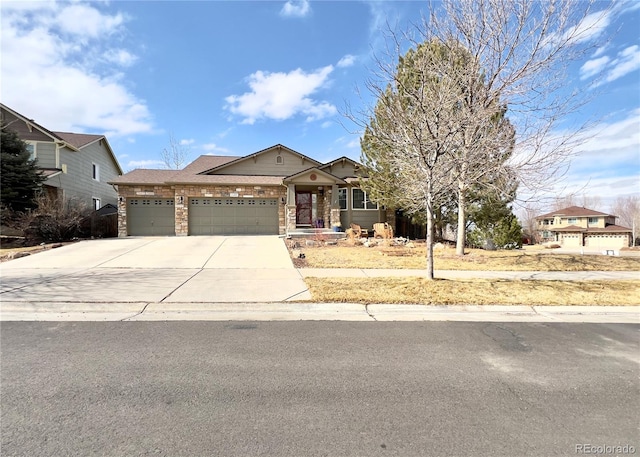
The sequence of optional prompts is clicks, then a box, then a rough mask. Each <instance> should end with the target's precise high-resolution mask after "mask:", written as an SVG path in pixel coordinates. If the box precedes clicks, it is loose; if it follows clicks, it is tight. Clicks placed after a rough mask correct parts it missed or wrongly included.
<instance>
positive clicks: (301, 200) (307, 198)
mask: <svg viewBox="0 0 640 457" xmlns="http://www.w3.org/2000/svg"><path fill="white" fill-rule="evenodd" d="M312 206H313V205H312V200H311V192H296V225H311V210H312Z"/></svg>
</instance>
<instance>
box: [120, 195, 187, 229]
mask: <svg viewBox="0 0 640 457" xmlns="http://www.w3.org/2000/svg"><path fill="white" fill-rule="evenodd" d="M127 233H128V235H132V236H171V235H175V234H176V215H175V205H174V201H173V199H172V198H129V199H127Z"/></svg>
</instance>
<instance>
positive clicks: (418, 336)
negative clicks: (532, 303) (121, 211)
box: [0, 322, 640, 457]
mask: <svg viewBox="0 0 640 457" xmlns="http://www.w3.org/2000/svg"><path fill="white" fill-rule="evenodd" d="M0 331H1V332H0V343H1V359H0V364H1V365H0V376H1V384H0V389H1V391H0V393H1V399H2V404H1V417H0V419H1V431H2V443H1V444H2V448H1V453H2V456H3V457H8V456H30V457H32V456H45V455H46V456H62V455H69V456H71V455H73V456H76V455H78V456H80V455H81V456H93V455H101V456H146V455H154V456H262V455H263V456H296V457H300V456H510V457H512V456H555V455H562V456H573V455H580V452H577V451H578V450H579V449H583V450H584V449H590V450H594V449H595V450H598V449H600V447H602V449H603V450H607V449H608V450H613V451H615V450H618V449H624V448H623V446H627V448H626V449H627V450H630V449H633V450H634V451H635V454H636V455H638V454H640V440H639V438H640V431H639V423H640V413H639V411H640V382H639V376H638V375H639V374H640V326H639V325H633V324H548V323H487V322H485V323H461V322H457V323H447V322H427V323H422V322H410V323H409V322H408V323H398V322H106V323H99V322H61V323H55V322H3V323H2V324H1V325H0ZM577 446H582V448H578V447H577ZM585 446H591V447H585ZM604 446H609V448H606V447H604ZM613 446H621V447H620V448H613ZM629 446H631V448H630V447H629ZM592 454H593V453H592ZM608 455H624V453H622V452H620V453H613V454H612V453H609V454H608Z"/></svg>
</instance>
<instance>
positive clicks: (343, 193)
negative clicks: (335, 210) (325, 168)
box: [338, 187, 347, 209]
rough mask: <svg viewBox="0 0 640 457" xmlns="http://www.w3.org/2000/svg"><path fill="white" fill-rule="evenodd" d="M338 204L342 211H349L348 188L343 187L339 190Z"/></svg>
mask: <svg viewBox="0 0 640 457" xmlns="http://www.w3.org/2000/svg"><path fill="white" fill-rule="evenodd" d="M338 204H339V205H340V209H347V188H346V187H341V188H340V189H338Z"/></svg>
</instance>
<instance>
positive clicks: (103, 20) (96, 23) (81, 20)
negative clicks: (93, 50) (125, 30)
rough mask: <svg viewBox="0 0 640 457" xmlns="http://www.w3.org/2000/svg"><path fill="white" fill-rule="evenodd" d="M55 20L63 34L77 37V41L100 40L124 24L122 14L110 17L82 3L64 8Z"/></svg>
mask: <svg viewBox="0 0 640 457" xmlns="http://www.w3.org/2000/svg"><path fill="white" fill-rule="evenodd" d="M53 19H54V23H55V24H56V25H58V27H59V28H60V30H61V31H62V32H63V33H69V34H73V35H77V37H76V39H77V38H86V37H89V38H98V37H100V36H101V35H104V34H110V33H113V32H114V31H116V30H117V28H118V27H119V26H121V25H122V24H123V23H124V16H123V15H122V14H120V13H118V14H115V15H113V16H110V15H108V14H104V13H102V12H101V11H99V10H97V9H96V8H94V7H92V6H90V5H87V4H82V3H75V4H71V5H68V6H65V7H63V8H62V9H60V10H59V11H58V12H57V14H56V15H55V16H54V18H53Z"/></svg>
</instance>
